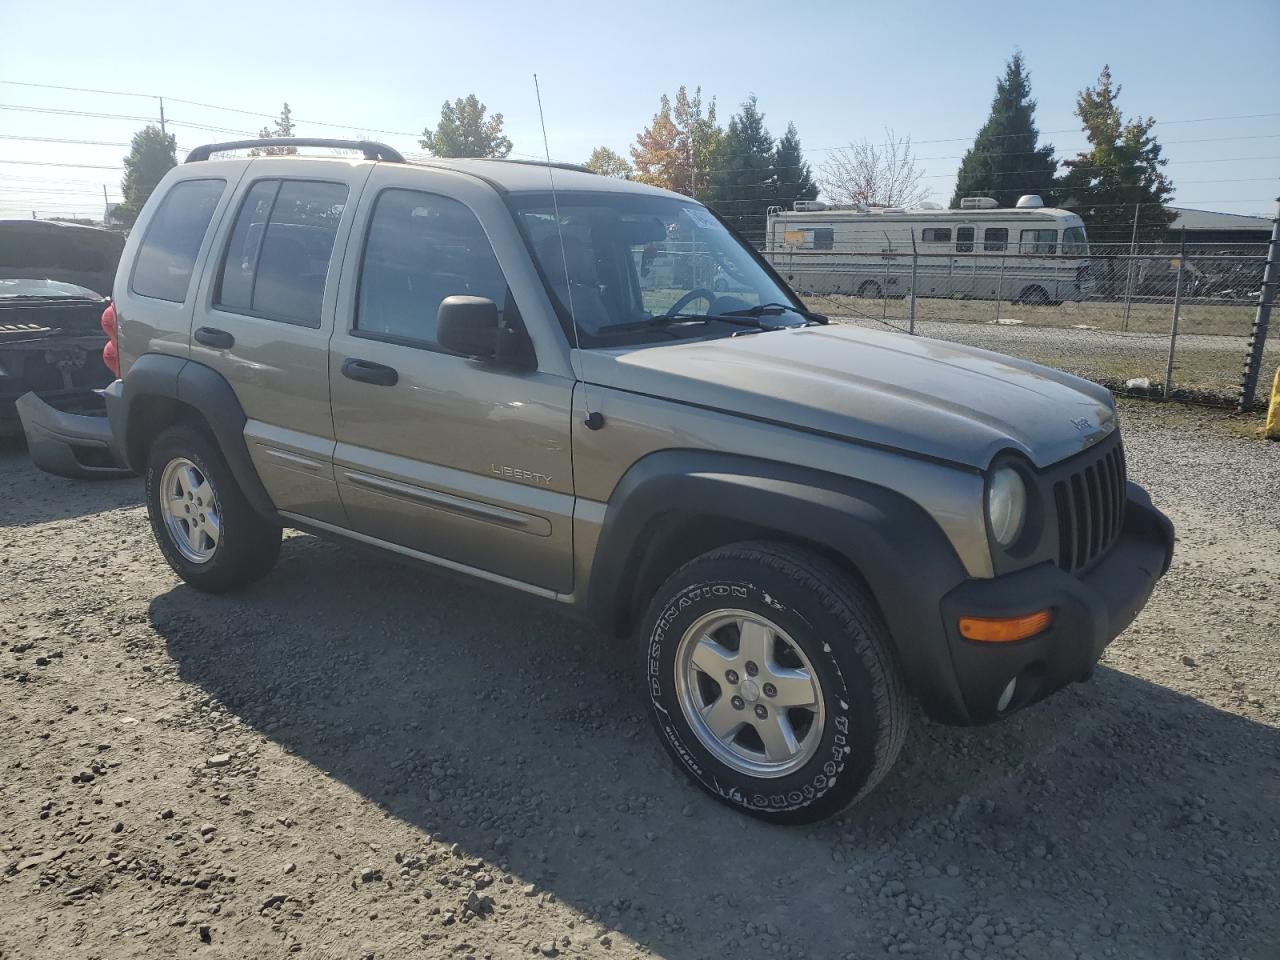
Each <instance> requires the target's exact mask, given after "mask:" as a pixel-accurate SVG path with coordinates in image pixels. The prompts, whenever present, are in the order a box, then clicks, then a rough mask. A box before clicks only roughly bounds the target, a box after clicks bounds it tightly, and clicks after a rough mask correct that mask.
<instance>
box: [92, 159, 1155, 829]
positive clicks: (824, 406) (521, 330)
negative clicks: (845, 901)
mask: <svg viewBox="0 0 1280 960" xmlns="http://www.w3.org/2000/svg"><path fill="white" fill-rule="evenodd" d="M263 143H268V144H269V143H270V141H250V142H242V143H236V144H215V145H210V146H207V147H201V148H199V149H197V150H196V151H194V152H193V153H192V154H191V156H190V157H189V158H188V161H187V162H186V163H184V164H182V165H180V166H178V167H177V168H175V169H173V170H172V171H170V172H169V173H168V175H167V176H166V177H165V178H164V180H163V181H162V182H161V183H160V185H159V187H158V188H157V189H156V191H155V194H154V195H153V196H152V197H151V199H150V200H149V201H148V203H147V204H146V207H145V209H144V210H143V212H142V215H141V217H140V218H139V220H138V223H137V226H136V227H135V228H134V230H133V232H132V234H131V235H130V237H129V240H128V244H127V247H126V249H125V251H124V256H123V258H122V260H121V263H120V269H119V272H118V274H117V276H116V280H115V287H114V304H113V306H112V308H111V309H110V310H109V311H108V314H109V315H108V316H107V317H104V327H105V328H106V329H107V331H108V333H109V334H111V336H112V341H111V344H110V345H109V346H108V350H109V351H110V352H111V357H110V360H111V361H112V362H113V363H116V364H118V368H117V369H118V373H119V377H120V379H118V380H117V381H116V382H115V383H113V384H112V385H111V387H109V388H108V390H107V393H106V397H107V408H108V414H109V421H110V433H111V445H112V448H113V450H114V451H115V453H116V454H117V455H119V456H120V457H121V458H123V460H124V461H125V462H127V463H128V464H129V465H130V466H131V467H132V468H133V469H134V470H136V471H137V472H139V473H141V474H143V476H144V477H145V481H146V498H147V507H148V511H149V514H150V519H151V524H152V526H153V528H154V531H155V536H156V540H157V542H158V544H159V546H160V549H161V550H162V551H163V553H164V556H165V557H166V559H167V560H168V561H169V563H170V564H171V565H172V566H173V569H174V570H175V571H176V572H177V574H178V575H179V576H180V577H181V578H182V579H183V580H185V581H186V582H187V583H189V584H190V585H191V586H192V587H194V588H196V589H199V590H207V591H225V590H231V589H234V588H237V587H241V586H243V585H245V584H247V583H249V582H251V581H254V580H257V579H259V578H261V577H263V576H264V575H265V574H267V572H268V571H269V570H270V569H271V567H272V565H273V564H274V563H275V562H276V557H277V554H278V552H279V549H280V542H281V530H282V528H283V527H286V526H287V527H296V528H299V529H302V530H306V531H310V532H312V533H315V534H318V535H321V536H332V537H337V538H340V539H345V540H348V541H356V542H359V543H362V544H366V545H373V546H376V547H379V548H382V549H385V550H387V551H390V552H392V553H395V554H399V555H401V556H403V557H407V558H413V559H416V560H420V561H422V562H424V563H427V564H431V565H434V566H436V567H443V568H445V569H447V570H451V571H458V572H464V573H466V574H470V575H473V576H475V577H479V578H482V579H484V580H488V581H491V582H493V583H496V584H501V585H504V586H506V587H510V588H514V589H516V590H520V591H523V592H525V593H526V594H532V595H534V596H537V597H542V598H546V599H547V600H549V601H552V602H554V603H557V604H560V605H563V606H564V607H565V608H567V609H569V610H574V611H578V612H580V613H582V614H584V615H586V616H589V617H590V618H592V619H593V620H594V621H595V622H596V623H598V624H599V625H600V626H601V627H602V628H604V629H607V630H609V631H613V632H617V633H619V634H623V635H634V636H635V637H636V652H637V661H638V664H639V670H640V679H641V680H642V682H643V687H644V691H645V696H646V697H647V698H648V701H649V703H650V705H651V708H652V709H651V712H652V715H653V718H654V720H655V722H656V725H657V728H658V730H659V733H660V736H661V739H662V741H663V743H664V744H665V745H666V747H667V749H668V750H669V751H670V753H671V754H672V756H673V757H674V758H675V760H676V762H677V763H678V764H679V765H680V766H681V767H682V768H683V769H684V770H685V771H687V773H688V774H689V775H690V776H691V777H692V778H693V780H694V781H695V782H696V783H697V784H698V785H699V786H701V787H702V788H703V789H705V790H707V791H708V792H710V793H711V794H713V795H714V796H716V797H718V798H719V799H721V800H722V801H724V802H725V803H727V804H729V805H731V806H733V807H736V808H738V809H740V810H743V811H745V812H747V813H750V814H753V815H756V816H759V817H762V818H765V819H769V820H772V821H777V822H804V821H810V820H814V819H817V818H820V817H824V816H828V815H830V814H832V813H834V812H836V811H838V810H840V809H842V808H844V807H845V806H846V805H847V804H849V803H851V802H852V801H854V800H856V799H858V798H859V797H861V796H863V795H865V794H866V793H867V791H869V790H870V789H871V788H872V787H873V786H874V785H875V784H876V783H877V782H878V781H879V780H880V779H881V778H882V777H883V776H884V775H885V773H886V771H888V770H889V768H890V766H891V765H892V764H893V762H894V759H895V757H896V755H897V753H898V751H899V749H900V747H901V745H902V742H903V737H904V733H905V730H906V726H907V717H908V703H909V700H908V698H909V697H914V698H916V699H918V700H919V701H920V702H921V703H922V704H923V707H924V709H925V710H926V711H927V713H928V714H929V715H930V716H932V717H934V718H936V719H938V720H941V721H943V722H947V723H954V724H979V723H986V722H988V721H992V720H995V719H997V718H999V717H1003V716H1006V715H1008V714H1009V713H1010V712H1012V711H1014V710H1017V709H1020V708H1022V707H1024V706H1026V705H1028V704H1030V703H1032V702H1034V701H1037V700H1039V699H1041V698H1043V697H1044V696H1046V695H1047V694H1049V693H1051V692H1053V691H1054V690H1057V689H1059V688H1061V687H1063V686H1064V685H1066V684H1069V683H1071V682H1074V681H1077V680H1082V679H1084V678H1086V677H1088V676H1089V675H1090V673H1091V672H1092V670H1093V668H1094V664H1095V663H1096V661H1097V660H1098V658H1099V656H1100V655H1101V654H1102V651H1103V649H1104V648H1105V647H1106V646H1107V644H1108V643H1110V642H1111V640H1113V639H1114V638H1115V637H1116V635H1117V634H1119V633H1120V632H1121V631H1122V630H1123V629H1124V628H1125V627H1126V626H1127V625H1128V624H1129V623H1130V622H1131V621H1132V620H1133V618H1134V617H1135V616H1136V615H1137V613H1138V611H1139V610H1140V609H1141V608H1142V606H1143V605H1144V604H1145V603H1146V600H1147V598H1148V596H1149V595H1150V593H1151V591H1152V589H1153V587H1154V585H1155V582H1156V581H1157V580H1158V579H1159V578H1160V577H1161V576H1162V575H1163V573H1164V572H1165V571H1166V570H1167V568H1168V565H1169V561H1170V558H1171V555H1172V550H1173V531H1172V526H1171V525H1170V523H1169V521H1168V520H1167V519H1166V518H1165V517H1164V516H1163V515H1162V514H1161V513H1159V512H1158V511H1157V510H1155V509H1154V508H1153V507H1152V505H1151V502H1150V500H1149V499H1148V497H1147V496H1146V494H1145V493H1144V492H1143V491H1142V490H1141V489H1140V488H1139V487H1137V486H1136V485H1134V484H1133V483H1130V482H1128V481H1127V479H1126V476H1125V459H1124V452H1123V449H1122V447H1121V440H1120V432H1119V428H1118V426H1117V421H1116V411H1115V406H1114V404H1113V402H1112V399H1111V397H1110V395H1109V394H1108V392H1107V391H1106V390H1105V389H1103V388H1102V387H1100V386H1097V385H1095V384H1092V383H1089V382H1086V381H1084V380H1080V379H1077V378H1075V377H1072V376H1068V375H1066V374H1063V373H1059V372H1057V371H1054V370H1050V369H1047V368H1045V367H1041V366H1037V365H1035V364H1032V363H1027V362H1024V361H1021V360H1016V359H1011V358H1009V357H1003V356H999V355H997V354H994V353H990V352H986V351H982V350H976V349H971V348H968V347H963V346H957V345H955V344H951V343H943V342H939V341H936V340H929V339H925V338H921V337H910V336H905V335H899V334H895V333H892V332H887V331H878V330H864V329H858V328H855V327H852V326H845V325H839V324H834V323H828V322H827V320H826V318H825V317H821V316H818V315H816V314H814V313H811V312H809V311H808V310H807V309H806V308H805V306H804V304H803V303H802V302H801V301H800V300H799V299H798V298H797V297H796V295H795V294H794V293H793V292H792V291H791V290H790V289H789V288H788V287H787V286H786V284H785V283H784V282H783V281H782V280H781V279H780V278H779V277H778V276H777V274H775V273H774V271H773V270H772V269H771V268H770V267H769V266H768V265H767V264H766V263H765V262H764V261H763V260H762V259H761V257H760V256H759V255H758V254H757V253H756V252H755V251H754V250H752V249H751V248H750V247H749V246H747V245H746V244H745V243H743V242H742V241H741V240H740V239H739V238H738V237H737V236H736V235H735V234H734V233H733V232H732V231H731V230H729V229H728V228H727V227H726V226H725V225H724V224H723V223H722V222H721V221H720V220H719V219H718V218H717V217H716V215H715V214H714V213H712V212H710V211H709V210H708V209H707V208H705V207H704V206H702V205H701V204H699V203H697V202H696V201H694V200H691V199H689V198H688V197H684V196H680V195H678V194H674V193H668V192H666V191H663V190H658V189H654V188H651V187H648V186H643V185H640V184H637V183H632V182H628V181H625V180H620V179H611V178H606V177H600V176H595V175H593V174H591V173H589V172H587V171H585V170H581V169H576V168H569V167H566V166H560V165H550V164H533V163H522V162H514V161H498V160H432V161H428V162H421V163H407V162H404V161H403V159H402V158H401V157H400V155H399V154H397V153H396V152H395V151H394V150H392V149H391V148H389V147H386V146H383V145H381V144H376V143H369V142H363V141H360V142H356V141H323V140H321V141H312V140H305V139H293V140H288V141H285V143H286V144H288V145H292V146H299V147H304V148H305V147H316V146H320V147H330V148H332V147H340V148H345V149H346V150H347V151H348V155H347V156H344V157H333V156H327V157H326V156H258V157H253V156H250V157H243V156H240V157H235V156H228V155H229V154H233V153H234V152H235V151H236V150H242V149H244V148H248V147H253V146H262V145H263ZM215 153H217V154H220V155H222V156H223V157H224V158H223V159H211V156H212V155H213V154H215ZM356 153H359V154H360V155H361V156H355V154H356ZM726 278H729V279H731V280H732V282H728V280H727V279H726ZM717 281H719V282H717Z"/></svg>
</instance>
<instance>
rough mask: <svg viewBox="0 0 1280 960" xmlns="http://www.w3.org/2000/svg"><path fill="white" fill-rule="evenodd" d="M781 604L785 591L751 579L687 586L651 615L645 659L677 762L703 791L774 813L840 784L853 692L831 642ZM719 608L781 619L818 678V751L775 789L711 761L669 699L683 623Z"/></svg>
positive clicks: (654, 700)
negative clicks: (822, 705)
mask: <svg viewBox="0 0 1280 960" xmlns="http://www.w3.org/2000/svg"><path fill="white" fill-rule="evenodd" d="M780 601H781V602H780ZM785 602H786V597H785V595H784V591H779V590H773V591H771V592H766V591H765V590H763V589H762V588H761V587H759V586H758V585H756V584H754V583H751V582H745V581H729V580H709V581H702V582H698V583H695V584H691V585H689V586H687V587H685V588H683V589H682V590H680V591H679V592H678V593H676V595H675V596H674V597H672V598H671V599H670V600H669V601H668V602H667V603H666V604H665V605H664V606H663V607H662V609H661V610H659V611H658V614H657V616H656V617H655V618H653V628H652V630H651V631H650V633H649V635H648V637H647V638H646V640H645V643H646V649H645V654H644V663H645V670H646V677H645V684H646V687H647V689H648V694H649V698H650V705H651V706H652V708H653V710H654V715H655V718H656V719H657V726H658V728H659V731H660V732H661V734H662V736H663V737H664V739H665V740H666V742H667V744H668V746H669V748H670V749H671V751H672V753H674V754H675V756H676V758H677V759H678V760H679V761H680V763H681V764H682V765H683V766H684V767H685V768H686V769H687V770H688V772H689V773H690V774H691V775H692V776H693V777H694V778H695V779H697V780H698V781H699V783H701V784H702V786H703V787H704V788H705V789H707V790H708V791H710V792H711V793H714V794H716V795H717V796H719V797H720V798H721V799H723V800H724V801H726V802H728V803H730V804H733V805H735V806H739V807H742V808H745V809H754V810H760V811H768V812H777V813H784V812H787V811H791V810H797V809H800V808H803V807H806V806H808V805H809V804H811V803H813V802H815V801H817V800H819V799H820V798H822V797H823V796H824V795H825V794H826V793H827V792H828V791H829V790H830V789H831V787H832V786H833V785H835V784H836V783H837V782H838V781H839V780H840V778H841V776H842V774H843V773H844V772H845V767H846V764H847V762H848V757H849V750H848V741H849V729H850V724H851V717H850V707H849V706H848V702H849V700H850V695H849V693H848V691H847V689H846V685H845V681H844V676H843V674H842V672H841V669H840V665H839V663H838V661H837V660H836V658H835V656H834V655H833V652H832V650H831V648H830V645H829V644H827V643H824V642H821V641H817V642H815V639H814V634H815V632H816V631H815V629H814V627H813V626H812V625H811V624H810V623H809V622H808V621H807V620H806V619H805V618H804V617H803V616H802V615H801V614H800V612H799V611H797V610H795V609H794V608H791V607H787V606H785ZM718 606H719V607H723V606H742V607H744V608H746V609H752V608H753V607H754V608H755V609H757V611H758V612H759V613H760V614H761V615H762V616H767V617H769V618H770V619H773V620H781V621H784V622H783V623H780V625H781V626H785V627H786V628H787V630H788V633H790V634H791V636H792V638H793V639H796V640H797V642H802V643H803V644H804V649H805V653H806V654H807V655H808V657H809V658H810V661H811V662H813V663H814V666H815V669H816V670H818V671H819V673H820V674H821V680H822V687H823V691H824V697H825V700H826V713H827V728H826V730H824V732H823V746H822V750H821V752H820V753H819V754H817V755H816V756H815V757H814V758H812V759H811V760H810V761H809V763H807V764H806V765H805V766H804V767H803V768H802V769H801V770H800V771H797V772H796V773H793V774H790V775H788V776H785V777H779V778H778V779H777V781H776V784H771V783H770V781H768V780H766V779H764V778H752V777H746V776H743V775H741V774H737V773H736V772H735V771H732V770H730V769H729V768H727V767H725V766H724V765H723V764H722V763H721V762H720V761H718V760H716V759H715V758H714V757H713V756H712V755H711V754H710V753H708V752H707V751H706V750H705V749H704V748H703V747H702V746H701V744H698V743H697V740H696V738H695V737H694V736H693V733H692V731H691V730H690V729H689V728H688V725H687V721H686V720H685V718H684V715H683V712H682V711H681V708H680V705H679V703H678V702H676V700H675V697H674V685H673V684H672V683H671V680H672V679H673V676H674V660H675V647H676V646H678V644H679V641H680V637H681V636H682V634H683V631H684V629H685V628H686V626H687V625H688V623H690V622H692V620H693V619H696V617H697V616H699V615H701V614H703V613H706V612H709V611H711V610H714V609H716V608H717V607H718ZM832 639H835V638H832Z"/></svg>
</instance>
